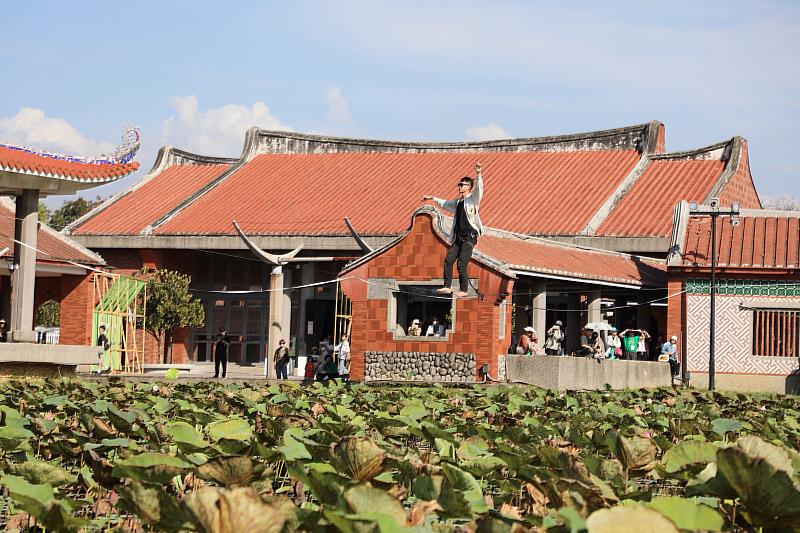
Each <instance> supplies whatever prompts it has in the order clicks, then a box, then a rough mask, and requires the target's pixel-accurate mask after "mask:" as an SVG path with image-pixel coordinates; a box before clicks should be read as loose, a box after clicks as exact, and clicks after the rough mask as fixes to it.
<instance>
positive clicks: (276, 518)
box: [186, 487, 286, 533]
mask: <svg viewBox="0 0 800 533" xmlns="http://www.w3.org/2000/svg"><path fill="white" fill-rule="evenodd" d="M186 506H187V507H188V509H189V510H190V511H191V513H192V515H193V517H194V522H195V524H196V525H197V527H198V529H199V530H200V531H202V532H206V533H240V532H245V531H246V532H248V533H280V532H281V530H282V529H283V526H284V524H285V522H286V518H285V517H284V515H283V513H282V512H281V508H279V507H278V506H275V505H271V504H268V503H265V502H264V501H263V500H262V499H261V497H260V496H259V495H258V494H257V493H256V492H255V491H254V490H253V489H251V488H236V489H232V490H228V491H226V490H224V489H218V488H215V487H204V488H202V489H200V490H198V491H196V492H193V493H192V494H190V495H189V496H188V497H187V498H186Z"/></svg>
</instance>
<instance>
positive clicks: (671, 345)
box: [658, 335, 678, 376]
mask: <svg viewBox="0 0 800 533" xmlns="http://www.w3.org/2000/svg"><path fill="white" fill-rule="evenodd" d="M658 360H659V361H665V362H667V361H668V362H669V369H670V372H672V375H673V376H677V375H678V337H676V336H675V335H673V336H672V337H670V338H669V341H667V342H665V343H664V344H662V345H661V355H659V356H658Z"/></svg>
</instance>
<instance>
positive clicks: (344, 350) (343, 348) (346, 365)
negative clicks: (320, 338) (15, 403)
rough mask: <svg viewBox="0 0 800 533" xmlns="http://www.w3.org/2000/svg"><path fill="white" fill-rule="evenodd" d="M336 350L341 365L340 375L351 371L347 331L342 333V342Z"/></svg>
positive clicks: (339, 366)
mask: <svg viewBox="0 0 800 533" xmlns="http://www.w3.org/2000/svg"><path fill="white" fill-rule="evenodd" d="M334 350H335V351H336V352H337V353H338V354H339V365H338V368H337V371H338V372H339V375H340V376H345V375H347V374H349V373H350V342H348V340H347V333H343V334H342V342H340V343H339V344H337V345H336V347H335V348H334Z"/></svg>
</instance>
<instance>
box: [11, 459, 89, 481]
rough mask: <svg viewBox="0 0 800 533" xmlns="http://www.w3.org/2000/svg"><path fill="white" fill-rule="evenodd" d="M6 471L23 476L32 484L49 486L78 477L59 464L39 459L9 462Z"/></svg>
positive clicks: (74, 479)
mask: <svg viewBox="0 0 800 533" xmlns="http://www.w3.org/2000/svg"><path fill="white" fill-rule="evenodd" d="M8 471H9V472H11V473H12V474H15V475H17V476H21V477H23V478H25V479H26V480H28V481H29V482H30V483H32V484H35V485H50V486H51V487H61V486H62V485H67V484H69V483H75V481H77V479H78V478H77V477H76V476H73V475H72V474H70V473H69V472H67V471H66V470H64V469H63V468H61V467H60V466H57V465H54V464H50V463H45V462H39V461H35V462H34V461H30V462H26V463H22V464H11V465H9V466H8Z"/></svg>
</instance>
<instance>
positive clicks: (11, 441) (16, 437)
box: [0, 425, 36, 452]
mask: <svg viewBox="0 0 800 533" xmlns="http://www.w3.org/2000/svg"><path fill="white" fill-rule="evenodd" d="M35 436H36V435H34V434H33V432H31V431H29V430H27V429H25V428H24V427H22V426H21V425H20V426H16V425H15V426H3V427H0V448H2V449H4V450H6V451H9V452H10V451H14V450H22V449H27V442H28V441H29V440H30V439H32V438H33V437H35Z"/></svg>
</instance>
